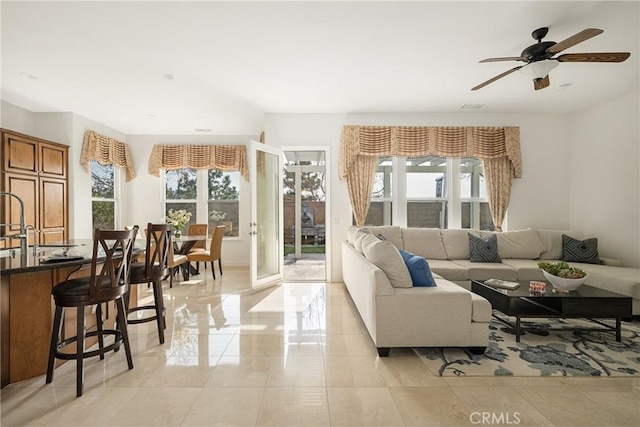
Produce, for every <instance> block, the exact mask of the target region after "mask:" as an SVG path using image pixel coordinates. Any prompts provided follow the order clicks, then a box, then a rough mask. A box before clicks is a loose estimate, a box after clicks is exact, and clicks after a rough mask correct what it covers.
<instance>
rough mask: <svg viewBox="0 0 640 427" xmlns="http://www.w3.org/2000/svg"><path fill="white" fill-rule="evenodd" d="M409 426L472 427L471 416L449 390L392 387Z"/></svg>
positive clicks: (446, 387)
mask: <svg viewBox="0 0 640 427" xmlns="http://www.w3.org/2000/svg"><path fill="white" fill-rule="evenodd" d="M389 391H390V392H391V396H392V397H393V400H394V401H395V403H396V406H397V408H398V411H399V412H400V415H401V416H402V419H403V421H404V423H405V425H406V426H463V425H471V421H470V419H469V417H470V415H471V413H470V412H469V411H468V410H467V408H466V407H465V405H464V404H462V402H461V401H460V399H459V398H458V397H457V396H456V394H455V393H454V392H453V391H452V390H451V388H449V387H448V386H444V387H442V386H435V387H390V388H389Z"/></svg>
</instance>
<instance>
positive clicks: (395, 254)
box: [362, 236, 413, 288]
mask: <svg viewBox="0 0 640 427" xmlns="http://www.w3.org/2000/svg"><path fill="white" fill-rule="evenodd" d="M372 237H374V238H375V239H376V241H373V240H370V239H368V238H367V241H366V243H365V244H363V246H362V251H363V254H364V256H365V257H366V258H367V259H368V260H369V261H371V262H372V263H374V264H375V265H376V266H378V268H380V269H381V270H382V271H384V274H386V276H387V278H388V279H389V282H390V283H391V286H393V287H394V288H412V287H413V281H412V280H411V275H410V274H409V270H408V269H407V265H406V264H405V263H404V260H403V259H402V256H401V255H400V252H399V251H398V248H396V247H395V246H394V245H393V243H391V242H389V241H387V240H379V239H377V237H375V236H372Z"/></svg>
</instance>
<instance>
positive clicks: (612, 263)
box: [600, 257, 622, 267]
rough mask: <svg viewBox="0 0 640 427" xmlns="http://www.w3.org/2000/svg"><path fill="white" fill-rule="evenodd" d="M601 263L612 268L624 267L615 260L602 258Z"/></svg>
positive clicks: (620, 262)
mask: <svg viewBox="0 0 640 427" xmlns="http://www.w3.org/2000/svg"><path fill="white" fill-rule="evenodd" d="M600 262H601V263H602V265H609V266H611V267H622V261H620V260H619V259H615V258H603V257H600Z"/></svg>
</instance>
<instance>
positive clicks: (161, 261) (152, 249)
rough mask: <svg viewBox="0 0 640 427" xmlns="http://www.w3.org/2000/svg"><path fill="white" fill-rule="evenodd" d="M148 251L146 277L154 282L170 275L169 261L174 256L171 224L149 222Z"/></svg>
mask: <svg viewBox="0 0 640 427" xmlns="http://www.w3.org/2000/svg"><path fill="white" fill-rule="evenodd" d="M146 231H147V252H146V255H145V278H146V279H148V280H146V281H148V282H152V281H154V280H155V279H161V280H163V279H165V278H167V277H169V274H170V272H171V268H170V265H169V263H170V262H171V261H172V259H171V258H172V257H173V243H172V242H171V236H172V235H173V226H172V225H171V224H152V223H149V224H147V230H146Z"/></svg>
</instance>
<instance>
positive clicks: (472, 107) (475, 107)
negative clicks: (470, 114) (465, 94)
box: [460, 104, 484, 110]
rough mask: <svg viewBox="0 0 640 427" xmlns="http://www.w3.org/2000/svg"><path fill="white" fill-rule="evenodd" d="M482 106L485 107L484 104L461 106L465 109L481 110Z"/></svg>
mask: <svg viewBox="0 0 640 427" xmlns="http://www.w3.org/2000/svg"><path fill="white" fill-rule="evenodd" d="M482 107H484V104H464V105H463V106H462V107H460V108H461V109H463V110H479V109H480V108H482Z"/></svg>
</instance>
